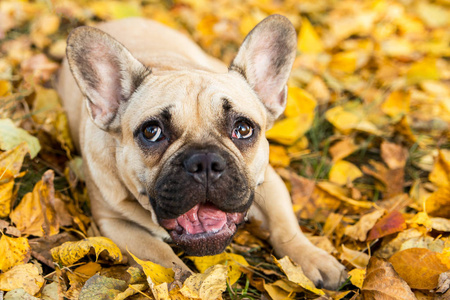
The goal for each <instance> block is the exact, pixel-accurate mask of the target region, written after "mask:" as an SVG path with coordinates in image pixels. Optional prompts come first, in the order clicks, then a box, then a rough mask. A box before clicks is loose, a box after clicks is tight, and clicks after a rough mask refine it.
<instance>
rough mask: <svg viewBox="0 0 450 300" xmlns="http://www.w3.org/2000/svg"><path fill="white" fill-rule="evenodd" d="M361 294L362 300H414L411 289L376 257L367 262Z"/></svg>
mask: <svg viewBox="0 0 450 300" xmlns="http://www.w3.org/2000/svg"><path fill="white" fill-rule="evenodd" d="M361 294H362V297H363V299H364V300H372V299H373V300H416V297H415V296H414V294H413V292H412V291H411V288H410V287H409V286H408V284H407V283H406V282H405V281H404V280H403V279H401V278H400V277H399V276H398V274H397V273H396V272H395V270H394V268H393V267H392V265H391V264H390V263H389V262H387V261H385V260H383V259H379V258H376V257H372V258H371V259H370V261H369V265H368V266H367V273H366V278H365V279H364V283H363V286H362V289H361Z"/></svg>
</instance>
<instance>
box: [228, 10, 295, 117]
mask: <svg viewBox="0 0 450 300" xmlns="http://www.w3.org/2000/svg"><path fill="white" fill-rule="evenodd" d="M296 49H297V37H296V33H295V29H294V26H293V25H292V24H291V22H290V21H289V20H288V19H287V18H286V17H283V16H281V15H271V16H269V17H267V18H265V19H264V20H262V21H261V22H260V23H259V24H258V25H256V27H255V28H253V30H252V31H251V32H250V33H249V34H248V35H247V37H246V38H245V40H244V42H243V43H242V45H241V47H240V49H239V52H238V54H237V56H236V58H235V59H234V60H233V62H232V63H231V65H230V68H229V70H230V72H233V71H234V72H238V73H240V74H241V75H242V76H243V77H244V78H245V79H246V80H247V82H248V83H249V84H250V86H251V87H252V88H253V90H254V91H255V92H256V94H257V95H258V96H259V98H260V99H261V101H262V102H263V103H264V105H265V106H266V108H267V110H268V112H269V120H268V124H269V126H270V125H271V124H272V123H273V122H274V121H275V120H276V119H277V118H278V117H279V116H280V115H281V113H282V112H283V111H284V108H285V106H286V96H287V86H286V83H287V80H288V77H289V73H290V71H291V68H292V64H293V63H294V59H295V54H296Z"/></svg>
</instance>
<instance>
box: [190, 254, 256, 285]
mask: <svg viewBox="0 0 450 300" xmlns="http://www.w3.org/2000/svg"><path fill="white" fill-rule="evenodd" d="M188 258H189V259H190V260H192V261H193V262H194V264H195V267H196V268H197V269H198V270H199V271H200V272H201V273H204V272H205V271H206V270H207V269H209V268H210V267H212V266H214V265H219V264H220V265H224V266H226V267H227V272H228V280H229V284H230V285H233V284H234V283H236V282H237V281H238V279H239V277H240V276H241V274H242V271H241V267H247V266H248V262H247V261H246V260H245V258H244V257H243V256H241V255H238V254H234V253H227V252H224V253H221V254H217V255H212V256H189V257H188Z"/></svg>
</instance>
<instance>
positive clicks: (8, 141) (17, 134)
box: [0, 119, 41, 158]
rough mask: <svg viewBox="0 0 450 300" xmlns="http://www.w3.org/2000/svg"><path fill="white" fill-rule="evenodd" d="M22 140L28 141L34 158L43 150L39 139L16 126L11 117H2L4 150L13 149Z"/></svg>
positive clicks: (0, 131) (0, 129) (0, 130)
mask: <svg viewBox="0 0 450 300" xmlns="http://www.w3.org/2000/svg"><path fill="white" fill-rule="evenodd" d="M22 142H26V143H27V144H28V148H29V149H30V156H31V158H34V157H35V156H36V155H37V154H38V152H39V150H41V145H40V144H39V140H38V139H37V138H35V137H34V136H32V135H30V134H29V133H28V132H27V131H25V130H23V129H22V128H18V127H16V125H14V123H13V122H12V121H11V120H10V119H1V120H0V148H1V149H2V150H11V149H13V148H15V147H17V146H18V145H19V144H21V143H22Z"/></svg>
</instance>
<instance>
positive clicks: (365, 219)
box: [345, 210, 385, 242]
mask: <svg viewBox="0 0 450 300" xmlns="http://www.w3.org/2000/svg"><path fill="white" fill-rule="evenodd" d="M384 212H385V211H384V210H375V211H373V212H371V213H368V214H365V215H363V216H362V217H361V218H360V219H359V221H358V222H357V223H356V224H355V225H352V226H347V227H346V228H345V234H346V235H348V236H349V237H351V238H353V239H354V240H359V241H361V242H364V241H365V240H366V238H367V233H368V232H369V230H371V229H372V228H373V226H374V225H375V223H376V222H377V220H378V219H379V218H380V217H381V216H382V215H383V214H384Z"/></svg>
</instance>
